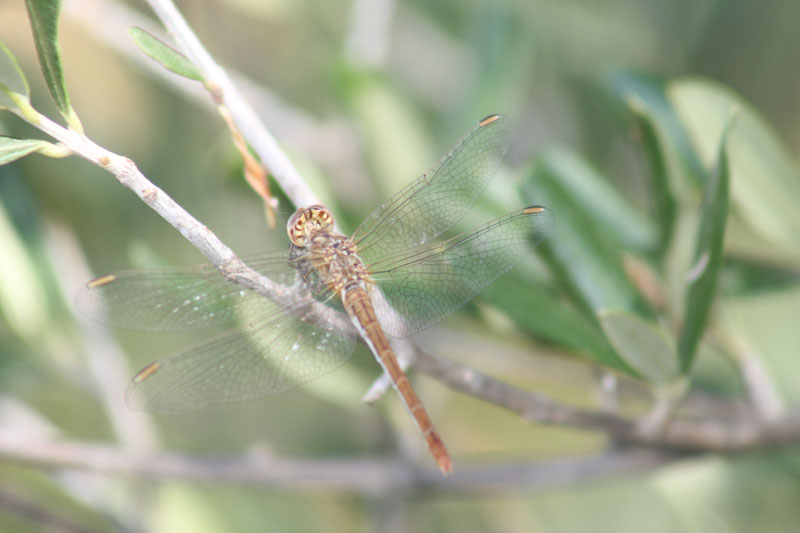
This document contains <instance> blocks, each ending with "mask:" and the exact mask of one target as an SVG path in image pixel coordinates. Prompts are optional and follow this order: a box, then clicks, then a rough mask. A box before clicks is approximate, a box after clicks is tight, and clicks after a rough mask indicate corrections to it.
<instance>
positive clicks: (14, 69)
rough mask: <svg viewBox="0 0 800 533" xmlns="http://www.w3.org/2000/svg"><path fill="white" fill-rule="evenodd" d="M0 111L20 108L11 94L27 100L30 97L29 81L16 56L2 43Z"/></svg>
mask: <svg viewBox="0 0 800 533" xmlns="http://www.w3.org/2000/svg"><path fill="white" fill-rule="evenodd" d="M0 52H2V53H1V54H0V109H14V108H16V107H18V105H17V102H15V101H14V100H13V99H12V97H11V93H14V94H17V95H21V96H22V97H24V98H25V100H27V99H28V98H29V95H30V89H29V88H28V80H27V79H25V74H23V73H22V69H20V68H19V64H18V63H17V60H16V58H15V57H14V54H12V53H11V50H9V49H8V48H7V47H6V45H5V44H3V43H2V42H0Z"/></svg>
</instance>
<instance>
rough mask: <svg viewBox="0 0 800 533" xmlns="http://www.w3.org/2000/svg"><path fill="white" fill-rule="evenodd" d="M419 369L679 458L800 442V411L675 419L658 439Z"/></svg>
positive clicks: (479, 381)
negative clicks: (766, 416)
mask: <svg viewBox="0 0 800 533" xmlns="http://www.w3.org/2000/svg"><path fill="white" fill-rule="evenodd" d="M415 368H416V369H417V370H419V371H421V372H424V373H426V374H428V375H430V376H431V377H433V378H435V379H437V380H438V381H440V382H442V383H444V384H445V385H447V386H448V387H450V388H452V389H454V390H457V391H460V392H463V393H465V394H468V395H470V396H473V397H475V398H479V399H481V400H483V401H486V402H489V403H492V404H494V405H496V406H498V407H502V408H504V409H508V410H509V411H512V412H514V413H517V414H519V415H520V416H521V417H522V418H523V419H524V420H528V421H530V422H536V423H539V424H549V425H564V426H573V427H576V428H581V429H592V430H601V431H604V432H606V433H608V435H609V436H610V437H611V438H612V439H614V440H615V441H617V442H618V443H619V444H626V445H641V446H648V447H652V448H658V449H664V450H670V451H675V452H693V453H698V452H719V453H737V452H747V451H752V450H755V449H760V448H766V447H775V446H784V445H787V444H792V443H796V442H800V410H796V411H792V412H789V413H787V414H786V415H785V416H782V417H780V418H776V419H773V420H768V421H761V420H754V419H753V418H752V417H749V416H739V417H731V418H730V419H728V420H720V419H715V418H703V417H697V418H691V419H690V418H678V417H673V418H672V419H670V420H669V421H668V422H666V423H665V424H664V426H663V427H662V428H661V430H660V431H659V432H657V433H655V434H652V433H650V432H647V431H643V430H642V428H641V427H640V426H639V425H638V424H636V423H635V421H633V420H630V419H627V418H624V417H621V416H618V415H614V414H610V413H605V412H598V411H591V410H585V409H579V408H576V407H572V406H569V405H565V404H562V403H560V402H557V401H555V400H553V399H552V398H550V397H548V396H545V395H543V394H538V393H534V392H528V391H524V390H522V389H518V388H516V387H513V386H511V385H509V384H507V383H503V382H501V381H499V380H496V379H494V378H491V377H489V376H487V375H485V374H482V373H481V372H478V371H477V370H475V369H472V368H469V367H466V366H464V365H461V364H459V363H456V362H453V361H448V360H446V359H442V358H440V357H437V356H434V355H432V354H430V353H427V352H424V351H419V352H418V353H417V358H416V361H415Z"/></svg>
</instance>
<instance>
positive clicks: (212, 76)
mask: <svg viewBox="0 0 800 533" xmlns="http://www.w3.org/2000/svg"><path fill="white" fill-rule="evenodd" d="M147 3H148V4H149V5H150V8H151V9H152V10H153V12H154V13H155V14H156V16H157V17H158V18H159V20H161V23H162V24H164V26H165V27H166V28H167V31H168V32H169V33H170V34H171V35H172V36H173V37H174V38H175V42H176V43H177V45H178V48H179V49H180V50H181V51H182V52H183V53H184V54H186V56H187V57H188V58H189V59H190V60H191V61H192V63H194V64H195V66H196V67H197V68H198V70H199V71H200V73H201V74H202V75H203V78H204V79H205V85H206V88H207V89H208V90H209V91H211V92H212V94H213V97H214V100H215V101H216V102H218V103H220V104H223V105H225V106H226V107H227V108H228V109H229V110H230V113H231V117H232V118H233V121H234V122H235V123H236V126H237V127H238V128H239V130H240V131H241V132H242V133H243V135H244V136H245V138H247V140H248V141H249V142H250V143H251V144H252V146H253V149H254V150H255V151H256V153H257V154H258V156H259V157H260V158H261V162H262V163H263V164H264V165H265V166H266V167H267V168H268V169H269V171H270V173H271V174H272V176H273V177H274V178H275V181H277V182H278V184H279V185H280V187H281V189H283V192H284V193H286V195H287V196H288V197H289V198H290V199H291V200H292V202H293V203H294V205H295V206H307V205H313V204H318V203H320V202H319V200H318V198H317V196H316V195H315V194H314V193H313V191H312V190H311V189H310V188H309V187H308V186H307V185H306V183H305V182H304V181H303V179H302V178H301V177H300V174H299V173H298V171H297V169H296V168H295V167H294V165H293V164H292V162H291V161H289V158H288V157H286V154H284V153H283V150H281V149H280V147H279V146H278V143H277V142H276V141H275V139H274V138H273V137H272V134H270V132H269V131H268V130H267V129H266V128H265V127H264V125H263V124H262V123H261V121H260V120H259V119H258V116H257V115H256V113H255V111H254V110H253V108H252V107H251V106H250V104H248V103H247V102H246V101H245V100H244V98H242V96H241V94H240V93H239V90H238V89H237V88H236V86H235V85H234V84H233V83H232V82H231V80H230V78H229V77H228V75H227V74H226V73H225V71H224V70H223V69H222V67H220V66H219V65H218V64H217V63H216V61H214V59H213V58H212V57H211V55H210V54H209V53H208V52H207V51H206V49H205V47H203V45H202V43H201V42H200V40H199V39H198V38H197V36H196V35H195V34H194V32H193V31H192V29H191V28H190V27H189V25H188V24H187V23H186V20H184V18H183V16H182V15H181V14H180V12H179V11H178V9H177V8H176V7H175V4H173V3H172V2H171V1H170V0H148V2H147Z"/></svg>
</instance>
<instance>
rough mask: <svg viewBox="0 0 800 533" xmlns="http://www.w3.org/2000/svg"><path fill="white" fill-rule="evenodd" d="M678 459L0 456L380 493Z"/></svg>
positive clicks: (578, 476) (545, 477)
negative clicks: (431, 464)
mask: <svg viewBox="0 0 800 533" xmlns="http://www.w3.org/2000/svg"><path fill="white" fill-rule="evenodd" d="M674 457H675V456H673V455H670V454H663V453H655V452H647V451H628V452H626V453H610V454H602V455H599V456H593V457H588V458H579V459H566V460H560V461H548V462H547V463H544V464H532V463H506V464H501V465H491V466H465V467H462V468H459V469H458V470H457V471H456V472H455V473H454V474H452V475H451V476H450V477H447V478H442V477H441V476H440V475H439V474H438V472H435V471H434V470H420V469H418V468H415V467H414V465H413V464H408V463H406V462H404V461H400V460H392V459H383V458H377V459H354V460H316V459H288V458H278V457H273V456H259V455H254V454H251V455H240V456H227V457H219V456H217V457H199V456H190V455H183V454H175V453H155V454H149V455H147V456H136V455H132V454H130V453H128V452H125V451H123V450H120V449H118V448H114V447H110V446H104V445H100V444H95V443H89V442H76V441H57V442H31V441H30V440H21V439H17V440H14V439H11V438H8V437H7V436H4V435H2V434H0V458H4V459H5V460H7V461H9V462H13V463H16V464H27V465H30V466H34V467H38V468H57V469H64V468H67V469H81V470H89V471H95V472H101V473H104V474H122V475H126V476H133V477H138V478H143V479H150V480H168V479H180V480H186V481H195V482H210V483H236V484H248V485H257V486H262V487H277V488H281V489H286V488H294V489H309V488H313V489H315V490H320V489H330V488H334V489H339V490H349V491H354V492H359V493H363V494H367V495H369V496H370V497H377V496H380V495H381V494H390V493H394V492H398V491H402V492H406V491H412V490H415V491H436V492H448V493H449V492H474V491H481V490H497V489H502V488H519V487H520V486H523V487H529V488H538V489H544V488H549V487H553V486H559V485H564V484H567V483H575V482H579V481H584V480H588V479H596V478H600V477H607V476H614V475H619V474H621V473H629V472H634V471H641V470H644V469H649V468H654V467H656V466H659V465H661V464H663V463H665V462H667V461H669V460H671V459H673V458H674Z"/></svg>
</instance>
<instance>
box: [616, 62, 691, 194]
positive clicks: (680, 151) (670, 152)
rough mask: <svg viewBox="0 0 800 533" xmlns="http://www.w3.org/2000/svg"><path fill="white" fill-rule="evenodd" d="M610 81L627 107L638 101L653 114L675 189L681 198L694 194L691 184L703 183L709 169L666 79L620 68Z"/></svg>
mask: <svg viewBox="0 0 800 533" xmlns="http://www.w3.org/2000/svg"><path fill="white" fill-rule="evenodd" d="M610 83H611V90H612V91H613V92H614V93H615V95H616V96H617V98H618V99H619V101H621V102H622V103H624V104H625V106H627V107H630V105H631V102H632V101H635V102H636V103H637V106H638V107H639V108H640V109H641V110H642V112H643V113H646V114H647V116H648V117H649V119H650V122H651V124H652V126H653V129H654V130H655V133H656V135H657V137H658V139H659V145H660V147H661V152H662V154H663V155H664V163H665V167H666V170H667V174H668V176H669V181H670V185H671V188H672V190H673V192H674V193H675V194H676V195H678V197H679V198H683V197H684V195H685V194H691V193H692V191H691V189H690V188H689V186H690V185H691V186H692V187H695V186H697V185H702V184H703V180H704V179H705V172H704V170H703V165H702V164H701V162H700V160H699V159H698V157H697V153H696V152H695V150H694V146H693V145H692V138H691V137H690V135H689V132H688V131H687V128H686V127H685V126H684V124H683V122H682V121H681V117H680V115H679V114H678V112H677V111H676V110H675V108H674V107H673V104H672V102H671V101H670V99H668V97H667V91H666V87H665V83H664V82H663V81H662V80H660V79H658V78H655V77H652V76H647V75H644V74H641V73H638V72H631V71H619V72H616V73H615V74H614V75H613V76H612V78H611V81H610Z"/></svg>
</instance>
